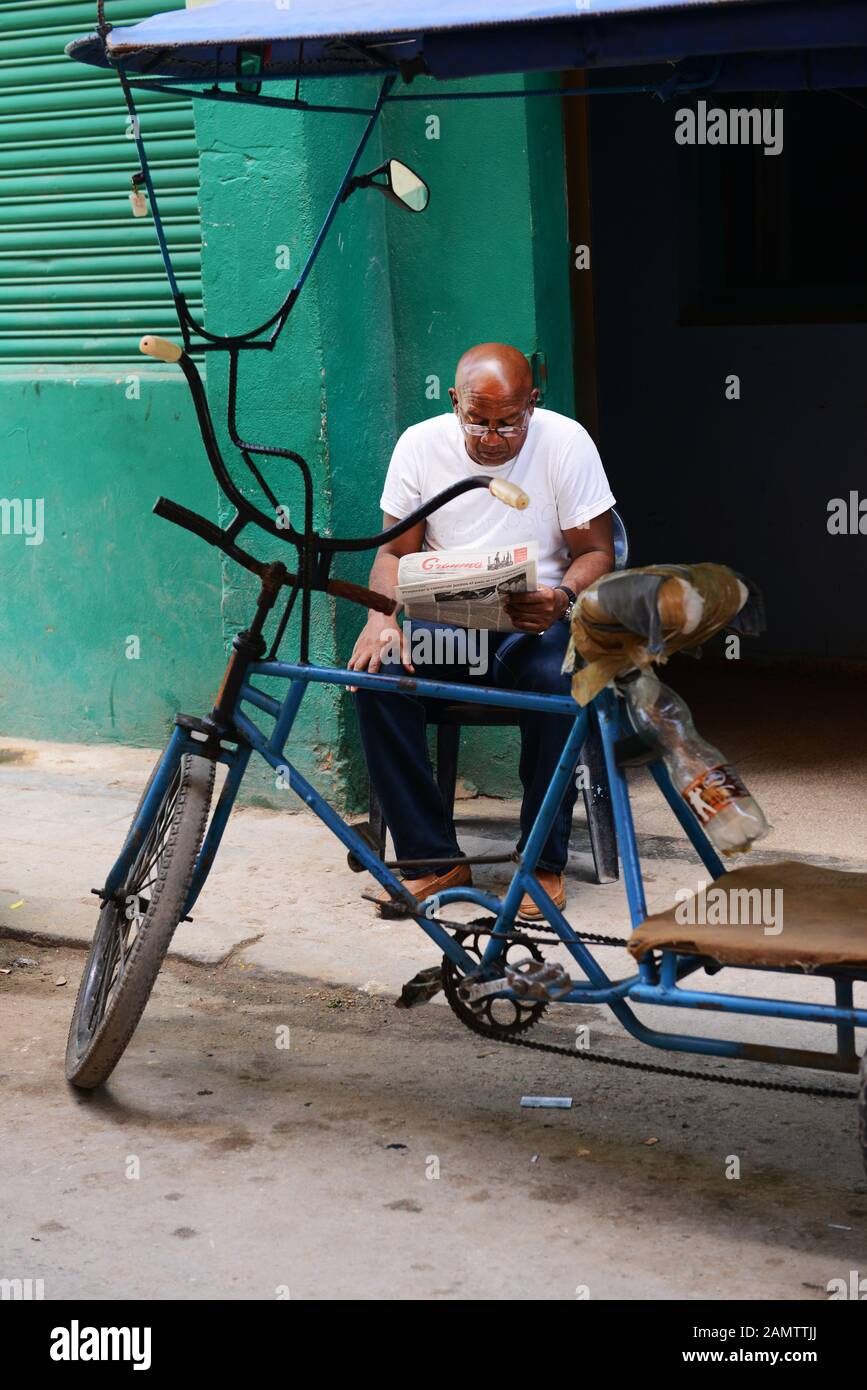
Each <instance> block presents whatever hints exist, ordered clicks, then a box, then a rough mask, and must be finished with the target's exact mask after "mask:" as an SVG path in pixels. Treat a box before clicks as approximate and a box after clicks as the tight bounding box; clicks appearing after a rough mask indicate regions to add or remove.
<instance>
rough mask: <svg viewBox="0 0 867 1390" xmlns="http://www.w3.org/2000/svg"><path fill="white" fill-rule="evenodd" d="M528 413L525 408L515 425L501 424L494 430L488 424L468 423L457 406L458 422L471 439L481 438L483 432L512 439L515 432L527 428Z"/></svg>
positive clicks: (517, 432) (522, 431)
mask: <svg viewBox="0 0 867 1390" xmlns="http://www.w3.org/2000/svg"><path fill="white" fill-rule="evenodd" d="M529 413H530V412H529V411H528V410H525V411H524V412H523V413H522V415H521V418H520V420H519V421H518V423H517V425H501V426H500V428H499V429H496V430H495V429H492V428H491V426H490V425H468V424H467V422H466V420H465V419H464V417H463V415H462V414H461V408H460V406H458V423H459V424H460V427H461V429H462V430H463V432H464V434H467V435H469V436H470V438H471V439H481V438H482V436H483V435H485V434H498V435H499V436H500V438H501V439H514V437H515V435H516V434H523V433H524V430H525V429H526V428H527V419H528V417H529Z"/></svg>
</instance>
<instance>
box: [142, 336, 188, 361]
mask: <svg viewBox="0 0 867 1390" xmlns="http://www.w3.org/2000/svg"><path fill="white" fill-rule="evenodd" d="M138 346H139V352H143V353H144V354H145V356H146V357H156V358H157V359H158V360H159V361H160V362H180V360H181V358H182V357H183V354H184V350H183V348H179V347H178V345H177V343H170V342H169V340H168V338H154V337H153V336H152V334H150V333H147V334H145V336H144V337H143V338H142V340H141V342H140V343H139V345H138Z"/></svg>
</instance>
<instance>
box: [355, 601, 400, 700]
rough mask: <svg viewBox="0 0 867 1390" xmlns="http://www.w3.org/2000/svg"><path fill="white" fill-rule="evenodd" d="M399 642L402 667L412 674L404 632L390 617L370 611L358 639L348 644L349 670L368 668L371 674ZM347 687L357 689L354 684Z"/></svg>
mask: <svg viewBox="0 0 867 1390" xmlns="http://www.w3.org/2000/svg"><path fill="white" fill-rule="evenodd" d="M398 644H400V660H401V664H402V666H403V668H404V670H406V671H409V673H410V675H415V669H414V667H413V665H412V663H411V662H410V659H409V655H410V653H409V643H408V642H407V640H406V636H405V634H404V633H403V632H402V631H401V630H400V629H399V628H398V626H397V624H396V623H395V621H394V619H393V618H386V617H385V616H384V615H383V614H382V613H371V614H370V616H369V617H368V619H367V622H366V623H365V625H364V627H363V628H362V629H361V632H360V633H359V634H358V640H357V641H356V643H355V646H354V647H353V648H352V656H351V657H350V658H349V660H348V662H347V663H346V665H347V669H348V670H350V671H369V672H370V674H371V675H375V674H376V672H377V671H378V670H379V668H380V666H381V665H382V663H383V661H384V660H386V659H387V658H390V657H393V656H394V655H395V653H396V652H397V648H398ZM349 689H350V690H353V691H355V690H357V689H358V686H357V685H351V686H350V687H349Z"/></svg>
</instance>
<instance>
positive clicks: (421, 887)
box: [348, 343, 615, 921]
mask: <svg viewBox="0 0 867 1390" xmlns="http://www.w3.org/2000/svg"><path fill="white" fill-rule="evenodd" d="M538 395H539V392H538V391H537V390H535V389H534V387H533V380H532V374H531V371H530V366H529V363H528V362H527V359H526V358H525V357H524V355H523V353H521V352H519V351H518V350H517V348H513V347H509V346H507V345H506V344H503V343H481V344H480V345H479V346H477V347H473V348H470V349H469V351H467V352H465V353H464V355H463V357H461V359H460V361H459V363H458V366H457V371H456V373H455V384H454V387H453V388H452V389H451V390H450V391H449V396H450V398H451V402H452V407H453V413H451V414H443V415H437V416H435V417H434V418H433V419H431V420H425V421H423V422H422V423H421V424H418V425H413V426H411V428H410V429H408V430H406V431H405V432H404V433H403V434H402V435H401V437H400V439H399V440H398V442H397V445H396V447H395V450H394V453H393V455H392V458H391V463H390V465H389V468H388V474H387V477H386V480H385V486H384V489H383V493H382V499H381V502H380V505H381V507H382V509H383V513H384V518H383V527H384V528H386V527H389V526H392V525H394V523H395V522H396V521H400V520H402V519H403V518H404V517H406V516H408V515H409V513H410V512H412V511H413V510H414V509H415V508H416V507H419V506H421V505H423V504H424V503H425V502H426V501H429V500H430V498H432V497H433V496H435V495H436V494H437V493H438V492H441V491H442V490H443V489H444V488H447V487H449V486H450V485H451V484H452V483H455V482H458V481H459V480H461V479H463V478H466V477H470V476H474V475H477V474H478V473H483V474H486V475H487V476H490V477H493V476H497V477H501V478H508V479H509V481H510V482H514V483H517V484H518V486H519V487H521V488H523V490H524V491H525V492H526V493H527V494H528V495H529V498H530V505H529V507H527V508H526V509H525V510H524V511H516V510H514V509H513V508H510V507H507V506H504V505H503V504H502V503H501V502H499V501H497V499H496V498H495V497H493V496H492V495H491V493H490V492H488V491H487V490H486V489H483V488H479V489H477V490H474V491H472V492H468V493H464V494H463V495H462V496H460V497H457V498H455V500H454V501H452V502H449V503H448V504H447V505H446V506H445V507H441V508H440V509H439V510H438V511H436V512H434V513H433V515H432V516H430V517H428V518H427V520H426V521H423V522H420V523H419V524H418V525H417V526H414V527H412V528H411V529H410V530H409V531H406V532H404V534H403V535H402V536H400V537H399V538H398V539H397V540H395V541H391V542H389V543H387V544H386V545H383V546H381V547H380V549H379V551H378V552H377V556H376V559H375V561H374V563H373V568H372V569H371V572H370V587H371V588H372V589H377V590H378V591H379V592H380V593H383V594H388V595H389V596H395V594H396V590H397V585H398V567H399V564H400V560H401V557H403V556H407V555H411V554H414V553H416V552H420V551H422V550H426V551H430V552H433V553H434V556H435V555H436V552H445V551H455V550H458V551H460V550H464V551H466V550H472V551H485V552H490V551H494V552H495V553H497V552H498V548H499V550H500V551H502V553H503V555H505V553H506V552H507V551H514V549H515V547H516V546H519V545H521V544H522V543H524V542H530V541H532V542H536V546H537V547H538V551H537V577H538V583H537V585H536V587H535V588H531V587H530V586H529V585H527V586H526V587H525V588H523V589H519V590H516V591H512V592H503V593H502V594H500V595H499V596H498V601H500V602H502V605H503V607H504V609H505V611H506V612H507V614H508V618H509V623H508V627H509V628H510V629H511V630H509V631H505V632H504V631H496V630H495V631H485V632H482V633H477V634H475V636H477V637H483V638H485V639H486V641H485V643H484V644H483V647H484V649H485V653H486V656H487V660H486V661H478V660H476V661H471V660H470V659H469V657H470V652H469V648H468V644H467V642H466V641H465V640H464V641H463V642H460V643H458V642H456V641H454V640H452V641H446V640H445V638H446V637H447V636H448V634H449V633H450V632H452V633H453V632H454V629H453V628H450V627H449V625H448V624H442V623H436V622H431V621H427V622H418V621H413V622H412V623H411V624H409V625H408V624H404V627H403V631H402V633H401V634H400V637H399V638H398V634H397V631H396V625H395V620H394V619H393V618H386V617H384V616H383V615H382V614H380V613H374V612H371V613H369V615H368V619H367V622H366V624H365V626H364V628H363V630H362V632H361V633H360V635H359V637H358V640H357V642H356V643H355V647H354V649H353V652H352V656H351V657H350V660H349V663H348V665H349V669H350V670H353V671H363V670H367V671H371V672H381V673H382V674H385V675H402V674H403V672H404V671H408V672H410V673H412V674H418V675H419V676H424V677H425V678H427V679H431V680H444V681H457V682H462V683H467V682H470V681H476V682H477V683H479V684H482V685H494V686H501V687H502V688H503V689H506V690H525V691H526V690H529V691H535V692H545V693H555V694H568V693H569V690H570V679H569V677H568V676H564V675H563V674H562V673H561V669H560V668H561V665H562V662H563V657H564V654H565V651H566V644H567V642H568V639H569V624H568V615H569V613H570V611H571V605H572V603H573V602H574V599H575V596H576V594H577V593H578V592H580V590H581V589H583V588H585V587H586V586H587V585H588V584H592V583H593V581H594V580H596V579H598V578H599V576H600V575H603V574H607V573H608V572H609V571H610V570H611V569H613V567H614V554H613V548H612V539H611V516H610V508H611V507H612V506H613V505H614V500H615V499H614V497H613V496H612V493H611V489H610V487H609V485H608V480H607V478H606V476H605V472H604V469H603V467H602V462H601V460H600V458H599V454H598V452H597V450H596V447H595V445H594V444H593V441H592V440H591V438H590V436H589V435H588V434H587V432H586V430H584V429H583V428H582V427H581V425H579V424H577V423H576V422H575V421H574V420H570V419H568V418H567V417H566V416H564V415H558V414H555V412H554V411H551V410H544V409H540V410H536V402H537V399H538ZM408 626H409V629H410V630H409V632H407V627H408ZM417 629H422V630H427V631H428V632H429V633H430V635H431V642H430V643H429V644H428V647H429V650H426V651H425V660H424V662H423V664H422V665H420V662H419V658H418V647H419V644H418V643H417V642H416V640H415V639H416V634H417ZM469 635H473V634H466V636H469ZM438 638H439V639H440V640H437V639H438ZM396 646H397V651H399V652H400V656H399V657H398V655H397V651H396V650H395V647H396ZM477 650H478V649H477ZM355 702H356V709H357V713H358V722H359V727H360V730H361V738H362V743H363V746H364V752H365V757H366V759H367V765H368V769H369V772H370V778H371V781H372V783H373V785H374V787H375V789H376V793H377V796H378V797H379V801H380V804H381V806H382V810H383V814H384V816H385V820H386V824H387V825H388V828H389V830H390V831H391V835H392V839H393V841H394V846H395V851H396V857H397V858H398V859H412V860H416V861H418V862H419V867H418V868H413V869H412V870H411V871H410V872H409V873H408V876H407V877H406V879H405V886H406V887H407V888H408V889H409V891H410V892H411V893H413V894H414V895H415V896H416V897H417V898H424V897H426V896H427V895H428V894H430V893H437V892H441V891H443V890H444V889H446V888H455V887H458V886H460V885H464V884H468V883H470V882H471V881H472V878H471V870H470V866H469V865H466V864H461V865H457V866H455V867H453V868H451V869H449V870H448V871H444V870H443V869H442V868H439V869H438V868H437V866H436V865H435V864H429V865H428V864H425V860H426V859H427V858H428V857H429V858H430V859H431V860H436V859H446V858H455V857H458V856H460V854H461V851H460V848H459V846H458V842H457V838H456V835H455V829H454V825H453V824H452V820H451V817H450V816H449V814H448V811H447V808H446V807H445V805H444V804H443V799H442V796H441V795H440V791H439V788H438V786H437V784H436V780H435V778H434V774H433V769H432V767H431V762H430V758H429V756H428V748H427V740H426V724H427V713H426V702H425V700H424V699H421V698H418V697H417V696H414V695H412V694H410V693H407V694H400V695H379V694H377V693H376V692H375V691H372V690H367V691H366V690H358V691H357V692H356V695H355ZM519 717H520V729H521V758H520V763H519V769H518V770H519V775H520V778H521V784H522V786H523V800H522V804H521V833H520V839H519V840H518V845H517V848H518V851H519V852H520V851H521V850H522V849H523V847H524V845H525V843H526V840H527V837H528V835H529V833H530V830H531V828H532V825H533V822H534V820H535V819H536V816H537V814H538V811H539V808H540V806H541V804H542V799H543V797H544V795H545V792H546V791H547V788H548V784H549V782H550V780H551V776H552V774H553V772H554V770H555V768H556V766H557V762H558V759H559V756H560V753H561V752H562V749H563V744H564V742H565V740H566V738H567V736H568V733H569V729H570V722H571V721H570V720H569V718H568V717H567V716H559V715H558V716H554V715H550V714H537V713H533V712H531V711H529V710H522V711H519ZM576 795H577V787H576V786H575V785H574V784H573V785H572V786H571V787H570V789H569V790H568V791H567V793H566V795H565V797H564V799H563V802H562V805H561V807H560V810H559V813H558V815H557V817H556V820H555V822H554V825H553V827H552V829H551V833H550V834H549V836H548V840H547V842H546V844H545V847H544V849H543V851H542V854H541V856H540V858H539V863H538V868H537V871H536V875H537V878H538V881H539V882H540V884H541V885H542V887H543V888H544V889H545V890H546V892H547V893H548V894H549V895H550V897H551V898H552V899H553V901H554V902H555V903H556V905H557V906H558V907H562V906H564V905H565V902H566V887H565V877H564V870H565V867H566V861H567V857H568V847H569V832H570V828H571V823H572V810H573V807H574V804H575V798H576ZM381 899H382V901H388V894H382V895H381ZM520 916H521V917H522V918H523V919H524V920H527V921H532V920H533V919H534V918H539V917H540V916H542V914H541V912H540V910H539V909H538V908H537V907H536V905H535V904H534V903H533V902H532V901H531V900H530V898H529V897H527V896H525V898H524V900H523V902H522V904H521V910H520Z"/></svg>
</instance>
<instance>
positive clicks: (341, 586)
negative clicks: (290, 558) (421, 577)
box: [153, 497, 397, 618]
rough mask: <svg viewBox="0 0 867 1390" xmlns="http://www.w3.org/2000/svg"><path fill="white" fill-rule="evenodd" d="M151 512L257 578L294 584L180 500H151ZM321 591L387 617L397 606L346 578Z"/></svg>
mask: <svg viewBox="0 0 867 1390" xmlns="http://www.w3.org/2000/svg"><path fill="white" fill-rule="evenodd" d="M153 509H154V511H155V512H156V514H157V516H161V517H163V518H164V519H165V520H166V521H173V522H174V523H175V525H176V526H183V527H184V529H185V530H186V531H192V532H193V533H194V535H196V536H201V538H202V540H205V541H207V542H208V544H209V545H215V546H216V547H217V549H218V550H222V552H223V554H224V555H228V556H229V558H230V560H234V561H235V562H236V564H239V565H243V567H244V569H246V570H250V571H251V573H252V574H255V575H257V576H258V577H259V579H261V580H263V581H265V580H268V579H271V580H272V581H273V580H274V579H275V578H276V579H278V580H279V583H280V584H286V585H289V584H294V583H295V582H296V579H297V576H296V575H294V574H291V573H290V572H289V570H287V569H286V567H285V566H284V565H282V564H280V565H279V569H278V570H277V571H276V572H275V566H274V565H273V564H270V565H269V564H266V563H265V562H264V561H263V560H257V559H256V558H255V556H253V555H249V554H248V553H247V551H246V550H242V549H241V547H240V546H239V545H235V543H234V541H232V540H230V538H229V537H228V536H227V535H226V533H225V531H221V530H220V527H219V526H215V525H214V523H213V522H212V521H208V520H207V519H206V518H205V517H203V516H199V514H198V512H191V511H190V509H189V507H182V506H181V504H180V503H179V502H172V501H171V499H170V498H168V497H158V498H157V500H156V502H155V503H154V508H153ZM324 591H325V593H327V594H332V595H333V596H334V598H345V599H349V601H350V602H351V603H360V604H361V605H362V607H363V608H374V609H375V610H376V612H377V613H384V614H385V615H386V617H388V618H390V617H391V616H392V614H393V613H394V611H395V608H396V607H397V605H396V603H395V602H394V599H390V598H386V596H385V594H378V593H377V592H376V590H375V589H366V588H364V587H363V585H361V584H352V583H350V581H349V580H347V579H329V580H327V582H326V583H325V586H324Z"/></svg>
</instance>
